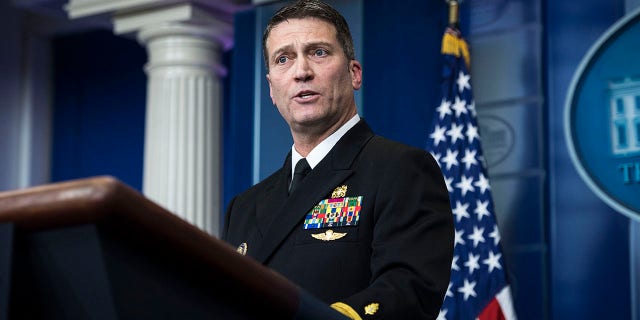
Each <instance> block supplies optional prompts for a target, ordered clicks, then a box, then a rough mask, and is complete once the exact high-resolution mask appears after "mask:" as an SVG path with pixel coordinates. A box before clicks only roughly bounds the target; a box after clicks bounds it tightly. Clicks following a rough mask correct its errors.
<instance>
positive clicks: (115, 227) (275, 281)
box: [0, 176, 345, 319]
mask: <svg viewBox="0 0 640 320" xmlns="http://www.w3.org/2000/svg"><path fill="white" fill-rule="evenodd" d="M0 319H345V318H344V317H343V316H342V315H341V314H339V313H337V312H336V311H334V310H333V309H331V308H330V307H328V306H327V304H326V303H323V302H320V301H319V300H317V299H315V298H314V297H313V296H311V295H310V294H308V293H307V292H305V291H304V290H303V289H301V288H299V287H297V286H296V285H295V284H293V283H292V282H290V281H288V280H287V279H286V278H284V277H283V276H281V275H279V274H278V273H276V272H275V271H273V270H271V269H268V268H267V267H265V266H263V265H261V264H259V263H258V262H256V261H254V260H253V259H251V258H249V257H245V256H242V255H240V254H239V253H237V252H236V250H235V248H233V247H231V246H230V245H228V244H226V243H224V242H222V241H220V240H219V239H217V238H215V237H213V236H210V235H209V234H207V233H205V232H204V231H202V230H200V229H199V228H197V227H195V226H194V225H192V224H190V223H188V222H186V221H185V220H183V219H181V218H180V217H178V216H176V215H174V214H172V213H170V212H168V211H166V210H165V209H164V208H162V207H160V206H158V205H157V204H155V203H154V202H152V201H151V200H149V199H147V198H146V197H144V196H143V195H142V194H140V193H139V192H138V191H136V190H134V189H132V188H130V187H129V186H127V185H125V184H123V183H121V182H120V181H118V180H117V179H115V178H113V177H109V176H102V177H93V178H87V179H79V180H73V181H68V182H62V183H53V184H48V185H43V186H37V187H33V188H27V189H21V190H15V191H9V192H2V193H0Z"/></svg>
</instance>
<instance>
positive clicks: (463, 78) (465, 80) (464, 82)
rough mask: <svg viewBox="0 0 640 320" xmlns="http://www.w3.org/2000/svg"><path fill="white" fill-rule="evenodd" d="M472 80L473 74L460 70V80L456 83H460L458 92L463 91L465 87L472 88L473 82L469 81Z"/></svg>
mask: <svg viewBox="0 0 640 320" xmlns="http://www.w3.org/2000/svg"><path fill="white" fill-rule="evenodd" d="M470 80H471V76H470V75H468V74H465V73H464V72H462V71H459V72H458V80H456V84H458V92H462V91H463V90H464V89H471V84H470V83H469V81H470Z"/></svg>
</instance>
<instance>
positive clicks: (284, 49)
mask: <svg viewBox="0 0 640 320" xmlns="http://www.w3.org/2000/svg"><path fill="white" fill-rule="evenodd" d="M292 49H293V46H292V45H290V44H288V45H286V46H284V47H280V48H278V49H277V50H276V51H274V52H273V53H272V54H271V61H273V60H275V58H276V57H277V56H278V55H280V54H281V53H282V52H285V51H291V50H292Z"/></svg>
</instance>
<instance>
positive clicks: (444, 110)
mask: <svg viewBox="0 0 640 320" xmlns="http://www.w3.org/2000/svg"><path fill="white" fill-rule="evenodd" d="M436 111H437V112H438V114H440V120H442V119H444V117H445V116H447V115H450V114H451V102H449V101H448V100H446V99H442V101H441V102H440V105H439V106H438V107H437V108H436Z"/></svg>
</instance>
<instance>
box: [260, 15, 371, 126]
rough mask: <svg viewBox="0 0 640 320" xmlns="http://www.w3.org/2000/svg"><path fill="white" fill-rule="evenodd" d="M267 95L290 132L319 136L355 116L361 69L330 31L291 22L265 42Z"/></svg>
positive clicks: (319, 23) (313, 22)
mask: <svg viewBox="0 0 640 320" xmlns="http://www.w3.org/2000/svg"><path fill="white" fill-rule="evenodd" d="M266 48H267V54H268V61H269V74H267V81H268V82H269V94H270V95H271V100H272V101H273V104H275V105H276V106H277V108H278V111H279V112H280V114H281V115H282V117H283V118H284V119H285V121H286V122H287V123H288V124H289V126H290V127H291V130H292V131H293V132H299V133H311V134H322V133H324V132H325V131H326V130H328V129H329V128H331V127H332V126H334V125H335V124H336V123H344V122H346V121H347V120H349V119H350V118H351V117H352V116H353V115H355V113H356V106H355V101H354V97H353V90H357V89H360V85H361V82H362V70H361V66H360V63H358V62H357V61H355V60H352V61H348V60H347V58H346V56H345V54H344V52H343V50H342V47H341V46H340V44H339V43H338V40H337V38H336V29H335V27H334V26H333V25H331V24H330V23H328V22H325V21H323V20H320V19H315V18H304V19H290V20H288V21H284V22H282V23H280V24H278V25H276V26H275V27H274V28H273V29H272V30H271V33H270V34H269V37H268V38H267V41H266Z"/></svg>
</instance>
